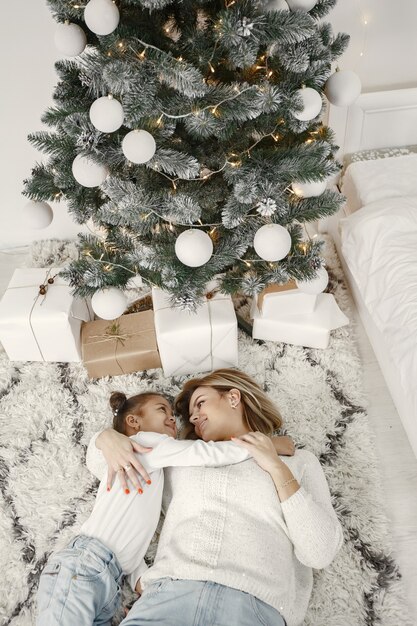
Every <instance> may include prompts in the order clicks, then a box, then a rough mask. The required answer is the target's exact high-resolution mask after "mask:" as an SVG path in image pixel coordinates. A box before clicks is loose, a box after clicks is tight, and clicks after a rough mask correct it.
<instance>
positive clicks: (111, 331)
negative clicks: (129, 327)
mask: <svg viewBox="0 0 417 626" xmlns="http://www.w3.org/2000/svg"><path fill="white" fill-rule="evenodd" d="M121 317H124V316H123V315H122V316H121ZM125 317H129V315H128V316H125ZM144 333H149V328H145V329H143V330H139V331H136V332H124V331H123V330H122V329H121V327H120V318H119V319H118V320H114V321H113V322H111V324H109V325H108V326H106V328H105V329H104V333H102V334H101V335H89V337H88V339H89V340H90V339H93V340H96V341H94V343H103V342H106V341H114V342H115V343H114V355H113V358H114V360H115V362H116V364H117V366H118V368H119V369H120V372H121V373H122V374H126V373H127V372H125V370H124V369H123V366H122V364H121V363H120V361H119V359H118V355H117V351H118V349H119V346H120V345H121V346H124V345H125V341H126V340H127V339H131V338H132V337H135V336H136V335H143V334H144Z"/></svg>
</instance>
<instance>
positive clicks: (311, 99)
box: [293, 87, 323, 122]
mask: <svg viewBox="0 0 417 626" xmlns="http://www.w3.org/2000/svg"><path fill="white" fill-rule="evenodd" d="M296 93H297V94H298V95H299V96H301V98H302V100H303V110H302V111H297V112H295V111H293V115H294V117H295V118H297V120H301V121H302V122H307V121H308V120H313V119H314V118H315V117H317V115H318V114H319V113H320V111H321V107H322V106H323V102H322V99H321V96H320V94H319V92H318V91H316V90H315V89H312V88H311V87H305V88H304V89H298V91H297V92H296Z"/></svg>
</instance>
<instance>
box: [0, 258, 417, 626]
mask: <svg viewBox="0 0 417 626" xmlns="http://www.w3.org/2000/svg"><path fill="white" fill-rule="evenodd" d="M25 253H26V250H24V249H19V250H7V251H0V296H1V295H2V294H3V292H4V290H5V288H6V286H7V284H8V281H9V279H10V277H11V275H12V272H13V270H14V268H16V267H19V266H20V265H21V264H22V263H23V261H24V258H25ZM355 317H356V322H357V331H358V347H359V351H360V354H361V357H362V362H363V371H364V387H365V392H366V394H367V396H368V400H369V407H368V414H369V419H370V422H371V426H372V428H373V430H374V432H375V436H376V437H375V438H376V447H377V450H376V452H377V456H378V458H379V462H380V465H381V482H382V488H383V490H384V494H385V501H386V512H387V514H388V516H389V519H390V521H391V525H392V537H393V555H394V556H395V557H396V559H397V562H398V563H399V565H400V567H401V570H402V574H403V580H404V585H405V588H406V593H407V598H408V602H409V606H410V610H411V613H412V616H413V618H414V623H415V624H416V626H417V594H416V590H417V459H416V458H415V456H414V455H413V452H412V450H411V447H410V445H409V443H408V440H407V437H406V435H405V433H404V430H403V428H402V426H401V422H400V420H399V417H398V414H397V411H396V410H395V407H394V405H393V403H392V400H391V397H390V395H389V392H388V390H387V387H386V385H385V382H384V379H383V377H382V374H381V370H380V369H379V366H378V363H377V361H376V358H375V355H374V353H373V350H372V347H371V345H370V343H369V341H368V339H367V336H366V334H365V331H364V329H363V326H362V324H361V322H360V319H359V316H358V314H357V312H356V311H355Z"/></svg>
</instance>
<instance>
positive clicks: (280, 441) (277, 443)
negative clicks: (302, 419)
mask: <svg viewBox="0 0 417 626" xmlns="http://www.w3.org/2000/svg"><path fill="white" fill-rule="evenodd" d="M271 441H272V443H273V444H274V448H275V450H276V453H277V454H281V455H282V456H294V453H295V445H294V442H293V440H292V439H291V437H288V435H282V436H281V437H271Z"/></svg>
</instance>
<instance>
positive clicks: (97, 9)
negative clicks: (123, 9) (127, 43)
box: [84, 0, 120, 36]
mask: <svg viewBox="0 0 417 626" xmlns="http://www.w3.org/2000/svg"><path fill="white" fill-rule="evenodd" d="M119 20H120V14H119V9H118V8H117V6H116V5H115V4H114V2H112V0H90V2H89V3H88V4H87V6H86V7H85V9H84V21H85V23H86V24H87V26H88V28H89V29H90V30H91V31H92V32H93V33H95V34H96V35H103V36H104V35H110V33H112V32H113V31H114V30H115V29H116V28H117V26H118V25H119Z"/></svg>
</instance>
